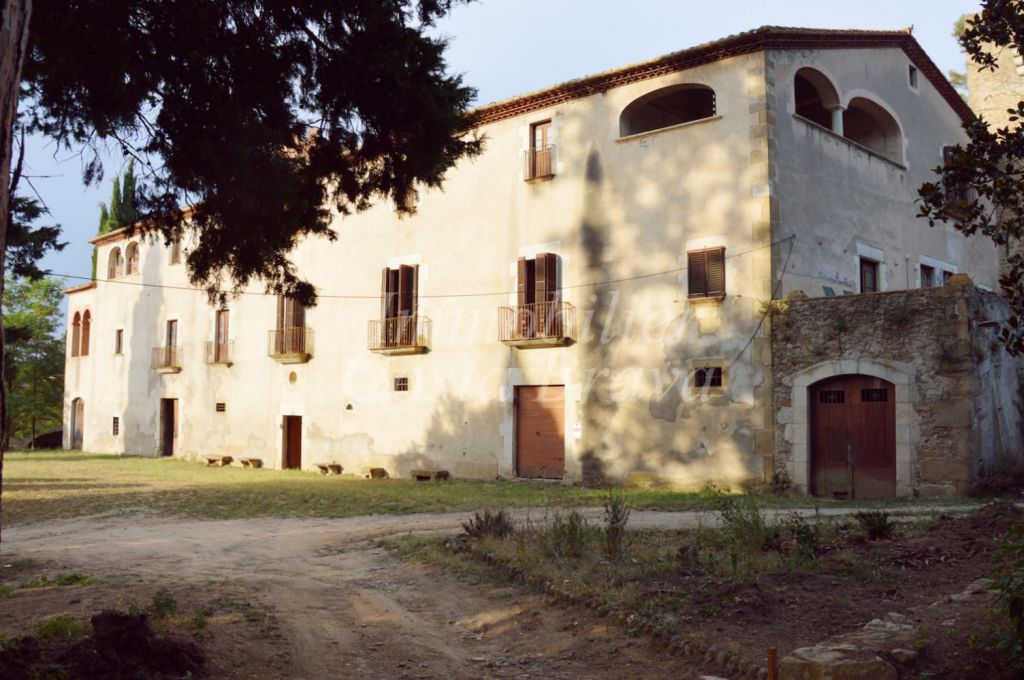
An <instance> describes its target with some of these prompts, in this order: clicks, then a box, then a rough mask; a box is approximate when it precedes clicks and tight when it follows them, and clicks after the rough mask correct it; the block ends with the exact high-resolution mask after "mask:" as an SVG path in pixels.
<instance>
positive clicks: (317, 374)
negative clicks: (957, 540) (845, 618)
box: [65, 27, 1024, 498]
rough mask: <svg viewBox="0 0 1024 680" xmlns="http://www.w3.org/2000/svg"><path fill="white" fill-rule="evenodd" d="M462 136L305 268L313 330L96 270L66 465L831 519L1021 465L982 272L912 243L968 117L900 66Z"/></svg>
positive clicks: (782, 58)
mask: <svg viewBox="0 0 1024 680" xmlns="http://www.w3.org/2000/svg"><path fill="white" fill-rule="evenodd" d="M479 111H480V114H481V116H482V123H481V127H480V130H479V132H480V133H482V134H483V135H485V136H486V148H485V151H484V153H483V154H482V155H481V156H480V157H478V158H476V159H473V160H467V161H464V162H462V163H460V164H459V165H458V166H457V167H456V168H454V169H453V170H451V171H450V173H449V175H448V177H447V180H446V184H445V187H444V190H443V191H441V190H430V191H426V190H424V191H421V192H419V194H418V195H416V196H413V197H410V200H414V201H415V202H416V209H417V212H416V214H415V215H413V216H410V217H399V216H398V215H397V214H396V212H395V209H394V206H393V205H390V204H379V205H376V206H375V207H373V208H371V209H369V210H367V211H366V212H364V213H360V214H358V215H355V216H352V217H346V218H344V219H342V218H340V217H339V218H338V219H337V224H336V225H335V226H336V231H337V234H338V239H337V241H336V242H331V243H328V242H324V241H307V242H303V243H301V244H299V246H298V247H297V249H296V251H295V253H294V261H295V263H296V265H297V268H298V270H299V272H300V273H301V275H303V276H304V277H306V278H307V279H309V280H311V281H312V282H313V283H314V284H315V285H316V286H317V287H318V289H319V291H320V300H319V303H318V305H317V306H316V307H315V308H310V309H304V308H302V307H301V306H300V305H298V304H296V303H295V302H294V301H292V300H289V299H284V298H280V299H279V298H276V297H274V296H271V295H267V294H265V292H264V291H263V289H262V288H260V287H258V286H256V287H252V288H251V289H249V290H246V291H245V292H244V293H243V294H242V295H240V296H237V297H236V298H234V299H232V300H231V302H230V303H229V304H228V305H226V306H224V307H212V306H210V305H209V303H208V301H207V297H206V295H205V293H204V292H202V291H197V290H194V289H192V288H190V286H189V283H188V279H187V275H186V272H185V267H184V264H183V253H185V252H187V251H188V249H189V248H190V246H191V242H190V241H189V240H188V238H185V239H184V240H183V242H181V243H175V244H173V245H171V246H165V245H164V244H163V243H162V242H159V241H149V240H147V239H145V238H141V237H139V236H138V235H133V234H132V233H130V232H125V231H120V232H114V233H111V234H106V235H103V236H100V237H98V238H96V239H94V241H93V243H94V244H95V246H96V248H97V250H98V262H99V263H100V265H99V269H100V272H99V275H98V277H97V279H98V280H97V281H95V282H91V283H89V284H87V285H83V286H78V287H76V288H72V289H69V290H68V291H67V293H68V299H69V310H68V313H69V333H68V354H67V370H66V390H65V413H66V419H65V433H66V434H65V440H66V441H65V446H67V447H69V448H84V449H86V450H89V451H97V452H109V453H128V454H137V455H146V456H158V455H164V456H179V457H183V458H204V457H206V456H230V457H232V458H233V460H234V461H235V462H236V463H238V462H239V461H242V460H246V461H249V460H250V459H253V460H256V461H257V464H262V466H264V467H268V468H302V469H312V470H315V469H317V466H318V465H328V464H334V465H337V466H341V468H343V469H344V471H345V472H350V473H355V474H359V475H365V474H368V472H369V470H370V469H371V468H383V469H385V470H387V471H388V473H390V474H391V475H392V476H409V475H410V474H413V475H416V474H428V473H429V472H430V471H436V470H445V471H448V472H449V473H450V474H451V475H453V476H456V477H466V478H480V479H494V478H542V479H559V480H568V481H580V480H584V481H592V480H627V481H633V482H642V481H654V480H657V481H666V482H670V483H673V484H677V485H680V486H703V485H705V484H708V483H715V484H719V485H724V486H731V487H733V488H736V487H738V486H740V485H742V484H745V483H758V482H764V481H771V480H772V479H773V478H774V479H776V480H780V479H788V480H790V481H791V482H792V483H793V484H794V485H795V486H796V487H798V488H800V489H803V490H805V491H807V492H809V493H814V494H818V495H823V496H827V497H830V498H833V497H835V498H851V497H857V498H870V497H883V496H893V495H911V494H915V493H922V494H946V493H949V494H952V493H958V492H963V491H964V490H965V489H966V487H967V485H968V484H969V483H970V481H971V479H972V478H973V477H974V476H976V475H978V474H979V473H981V472H983V471H984V470H986V469H990V468H992V467H994V466H998V465H1000V464H1003V463H1004V462H1007V461H1009V460H1011V459H1012V458H1013V457H1014V456H1018V457H1019V456H1020V455H1021V454H1020V452H1021V451H1022V450H1024V433H1022V422H1024V421H1022V414H1021V409H1022V405H1021V397H1020V394H1021V389H1020V388H1021V380H1022V366H1021V364H1020V363H1019V362H1016V361H1015V360H1013V359H1011V358H1010V357H1009V356H1007V355H1006V354H1005V353H1004V352H1003V350H1002V349H1001V347H1000V346H999V344H998V342H996V341H995V337H996V332H997V330H998V325H999V322H1000V321H1001V320H1002V319H1003V318H1005V316H1003V315H1005V308H1004V307H1003V306H1002V303H1001V300H1000V298H998V296H996V295H995V294H993V293H991V292H990V291H992V290H993V289H994V288H995V287H996V286H997V274H998V268H999V265H998V253H997V252H996V249H995V248H994V246H993V245H992V244H991V243H990V242H987V241H986V240H983V239H982V238H970V239H966V238H963V237H962V236H961V235H960V234H959V233H957V232H956V231H955V230H954V229H953V228H952V227H951V226H943V225H938V226H936V227H934V228H932V227H929V226H928V224H927V223H926V222H924V221H922V220H919V219H917V218H916V217H915V214H916V212H917V210H916V207H915V198H916V189H917V187H918V186H919V185H920V184H921V183H922V182H925V181H928V180H930V179H931V178H932V177H933V172H932V171H933V169H934V168H935V167H936V166H938V165H939V164H940V163H941V161H942V158H943V152H944V148H945V147H947V146H949V145H954V144H957V143H959V142H961V141H962V140H963V139H964V137H963V133H962V131H961V124H962V122H963V121H965V120H969V119H970V118H971V116H972V115H973V114H972V112H971V110H970V108H968V106H967V104H966V103H965V102H964V101H963V100H962V99H961V97H960V96H959V95H958V94H957V92H956V91H955V90H954V89H953V88H952V87H951V86H950V84H949V83H948V82H947V81H946V79H945V78H944V77H943V75H942V74H941V72H940V71H939V69H938V68H937V67H936V66H935V64H934V63H933V62H932V61H931V59H930V58H929V57H928V56H927V54H925V52H924V51H923V50H922V49H921V47H920V45H919V44H918V43H917V41H916V40H915V39H914V38H913V37H912V36H911V35H910V33H909V32H906V31H859V30H813V29H799V28H777V27H766V28H761V29H757V30H754V31H750V32H747V33H743V34H739V35H735V36H731V37H728V38H725V39H722V40H718V41H715V42H712V43H708V44H705V45H700V46H697V47H694V48H691V49H686V50H683V51H681V52H677V53H674V54H670V55H667V56H664V57H661V58H658V59H654V60H651V61H647V62H643V63H640V64H635V65H632V66H626V67H623V68H619V69H615V70H612V71H608V72H605V73H600V74H598V75H594V76H590V77H586V78H582V79H579V80H574V81H571V82H567V83H563V84H561V85H556V86H553V87H550V88H547V89H544V90H540V91H537V92H532V93H529V94H525V95H522V96H518V97H514V98H512V99H509V100H506V101H502V102H498V103H495V104H489V105H486V106H483V107H482V108H481V109H480V110H479Z"/></svg>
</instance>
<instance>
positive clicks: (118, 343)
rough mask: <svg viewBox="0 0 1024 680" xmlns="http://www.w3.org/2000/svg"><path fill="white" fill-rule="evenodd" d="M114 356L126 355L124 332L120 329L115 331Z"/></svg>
mask: <svg viewBox="0 0 1024 680" xmlns="http://www.w3.org/2000/svg"><path fill="white" fill-rule="evenodd" d="M114 354H124V331H123V330H121V329H120V328H118V329H117V330H116V331H114Z"/></svg>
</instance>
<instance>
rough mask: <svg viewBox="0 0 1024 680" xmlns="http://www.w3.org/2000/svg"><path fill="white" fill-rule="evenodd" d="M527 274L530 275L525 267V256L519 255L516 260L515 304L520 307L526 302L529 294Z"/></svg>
mask: <svg viewBox="0 0 1024 680" xmlns="http://www.w3.org/2000/svg"><path fill="white" fill-rule="evenodd" d="M529 276H530V275H529V273H528V272H527V267H526V258H525V257H521V258H519V261H518V262H516V293H517V304H518V305H519V306H520V307H522V306H523V305H525V304H528V302H527V299H528V297H529V294H528V292H527V279H528V278H529Z"/></svg>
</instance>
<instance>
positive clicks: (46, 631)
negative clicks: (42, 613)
mask: <svg viewBox="0 0 1024 680" xmlns="http://www.w3.org/2000/svg"><path fill="white" fill-rule="evenodd" d="M87 632H89V625H88V624H85V623H82V622H81V621H79V620H78V619H73V618H71V617H70V616H67V615H64V614H61V615H60V616H55V617H53V618H52V619H47V620H46V621H43V622H42V623H40V624H39V625H37V626H36V627H35V634H36V637H37V638H39V639H41V640H46V639H50V638H63V639H71V638H76V637H80V636H82V635H85V634H86V633H87Z"/></svg>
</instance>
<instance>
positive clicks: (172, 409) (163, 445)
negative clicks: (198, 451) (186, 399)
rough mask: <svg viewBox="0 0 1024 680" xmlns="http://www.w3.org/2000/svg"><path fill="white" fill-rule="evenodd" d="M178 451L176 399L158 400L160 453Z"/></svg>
mask: <svg viewBox="0 0 1024 680" xmlns="http://www.w3.org/2000/svg"><path fill="white" fill-rule="evenodd" d="M177 452H178V400H177V399H161V400H160V455H161V456H173V455H174V454H175V453H177Z"/></svg>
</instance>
